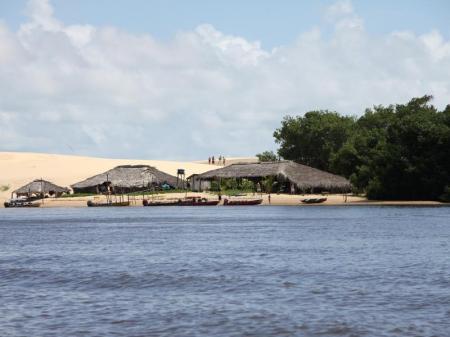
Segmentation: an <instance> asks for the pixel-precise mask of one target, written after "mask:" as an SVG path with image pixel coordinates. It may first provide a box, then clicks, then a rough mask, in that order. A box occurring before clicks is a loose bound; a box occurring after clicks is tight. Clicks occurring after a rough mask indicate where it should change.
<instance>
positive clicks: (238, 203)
mask: <svg viewBox="0 0 450 337" xmlns="http://www.w3.org/2000/svg"><path fill="white" fill-rule="evenodd" d="M262 201H263V200H262V199H240V200H239V199H235V200H228V199H224V201H223V205H224V206H251V205H260V204H261V203H262Z"/></svg>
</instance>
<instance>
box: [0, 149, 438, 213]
mask: <svg viewBox="0 0 450 337" xmlns="http://www.w3.org/2000/svg"><path fill="white" fill-rule="evenodd" d="M253 161H255V158H251V157H250V158H227V164H231V163H236V162H253ZM126 164H131V165H137V164H145V165H151V166H154V167H156V168H157V169H159V170H161V171H164V172H166V173H168V174H172V175H176V172H177V169H179V168H184V169H185V170H186V176H189V175H191V174H194V173H203V172H206V171H209V170H212V169H215V168H218V167H219V166H218V165H208V163H207V161H198V162H181V161H166V160H136V159H106V158H94V157H82V156H69V155H58V154H44V153H21V152H0V203H1V206H0V207H2V206H3V202H4V201H5V200H6V199H8V198H9V197H10V195H11V192H12V191H13V190H15V189H17V188H19V187H20V186H23V185H25V184H26V183H28V182H30V181H32V180H34V179H38V178H43V179H46V180H49V181H51V182H53V183H55V184H57V185H60V186H65V187H68V186H70V185H71V184H74V183H76V182H78V181H81V180H83V179H86V178H88V177H91V176H93V175H95V174H98V173H101V172H104V171H106V170H109V169H111V168H113V167H115V166H118V165H126ZM188 195H191V196H192V195H199V193H188ZM201 195H202V196H204V197H206V198H217V196H216V195H211V194H207V193H203V194H201ZM183 196H185V194H184V193H179V194H176V193H168V194H164V195H159V196H158V198H163V199H168V198H181V197H183ZM248 197H261V198H262V199H263V205H269V200H268V199H269V197H268V195H267V194H264V195H256V196H255V195H252V194H249V195H248ZM307 197H308V198H309V197H319V195H316V196H314V195H308V196H306V195H304V196H302V195H286V194H271V202H270V204H271V205H303V206H306V205H304V204H302V203H301V199H304V198H307ZM102 198H103V197H101V196H99V197H97V196H96V197H83V198H59V199H53V198H49V199H45V201H44V204H43V207H86V202H87V201H88V200H96V201H99V200H102ZM134 199H135V200H132V205H135V206H141V205H142V196H136V197H134ZM320 205H412V206H420V205H430V206H433V205H443V204H442V203H439V202H435V201H368V200H367V199H366V198H364V197H360V196H348V197H347V200H345V198H344V197H343V196H342V195H337V194H334V195H328V196H327V201H326V202H325V203H323V204H320ZM313 206H314V205H313Z"/></svg>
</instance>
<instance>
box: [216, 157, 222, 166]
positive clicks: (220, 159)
mask: <svg viewBox="0 0 450 337" xmlns="http://www.w3.org/2000/svg"><path fill="white" fill-rule="evenodd" d="M221 161H222V155H220V156H219V161H218V162H217V164H219V165H220V162H221Z"/></svg>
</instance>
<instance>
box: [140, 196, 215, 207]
mask: <svg viewBox="0 0 450 337" xmlns="http://www.w3.org/2000/svg"><path fill="white" fill-rule="evenodd" d="M142 204H143V205H144V206H216V205H218V204H219V200H208V199H206V198H202V197H197V196H196V197H186V198H184V199H178V200H164V201H162V200H155V201H153V200H147V199H144V200H143V201H142Z"/></svg>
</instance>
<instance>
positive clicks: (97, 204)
mask: <svg viewBox="0 0 450 337" xmlns="http://www.w3.org/2000/svg"><path fill="white" fill-rule="evenodd" d="M87 205H88V207H120V206H130V202H129V201H117V202H113V201H107V202H94V201H92V200H88V202H87Z"/></svg>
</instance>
